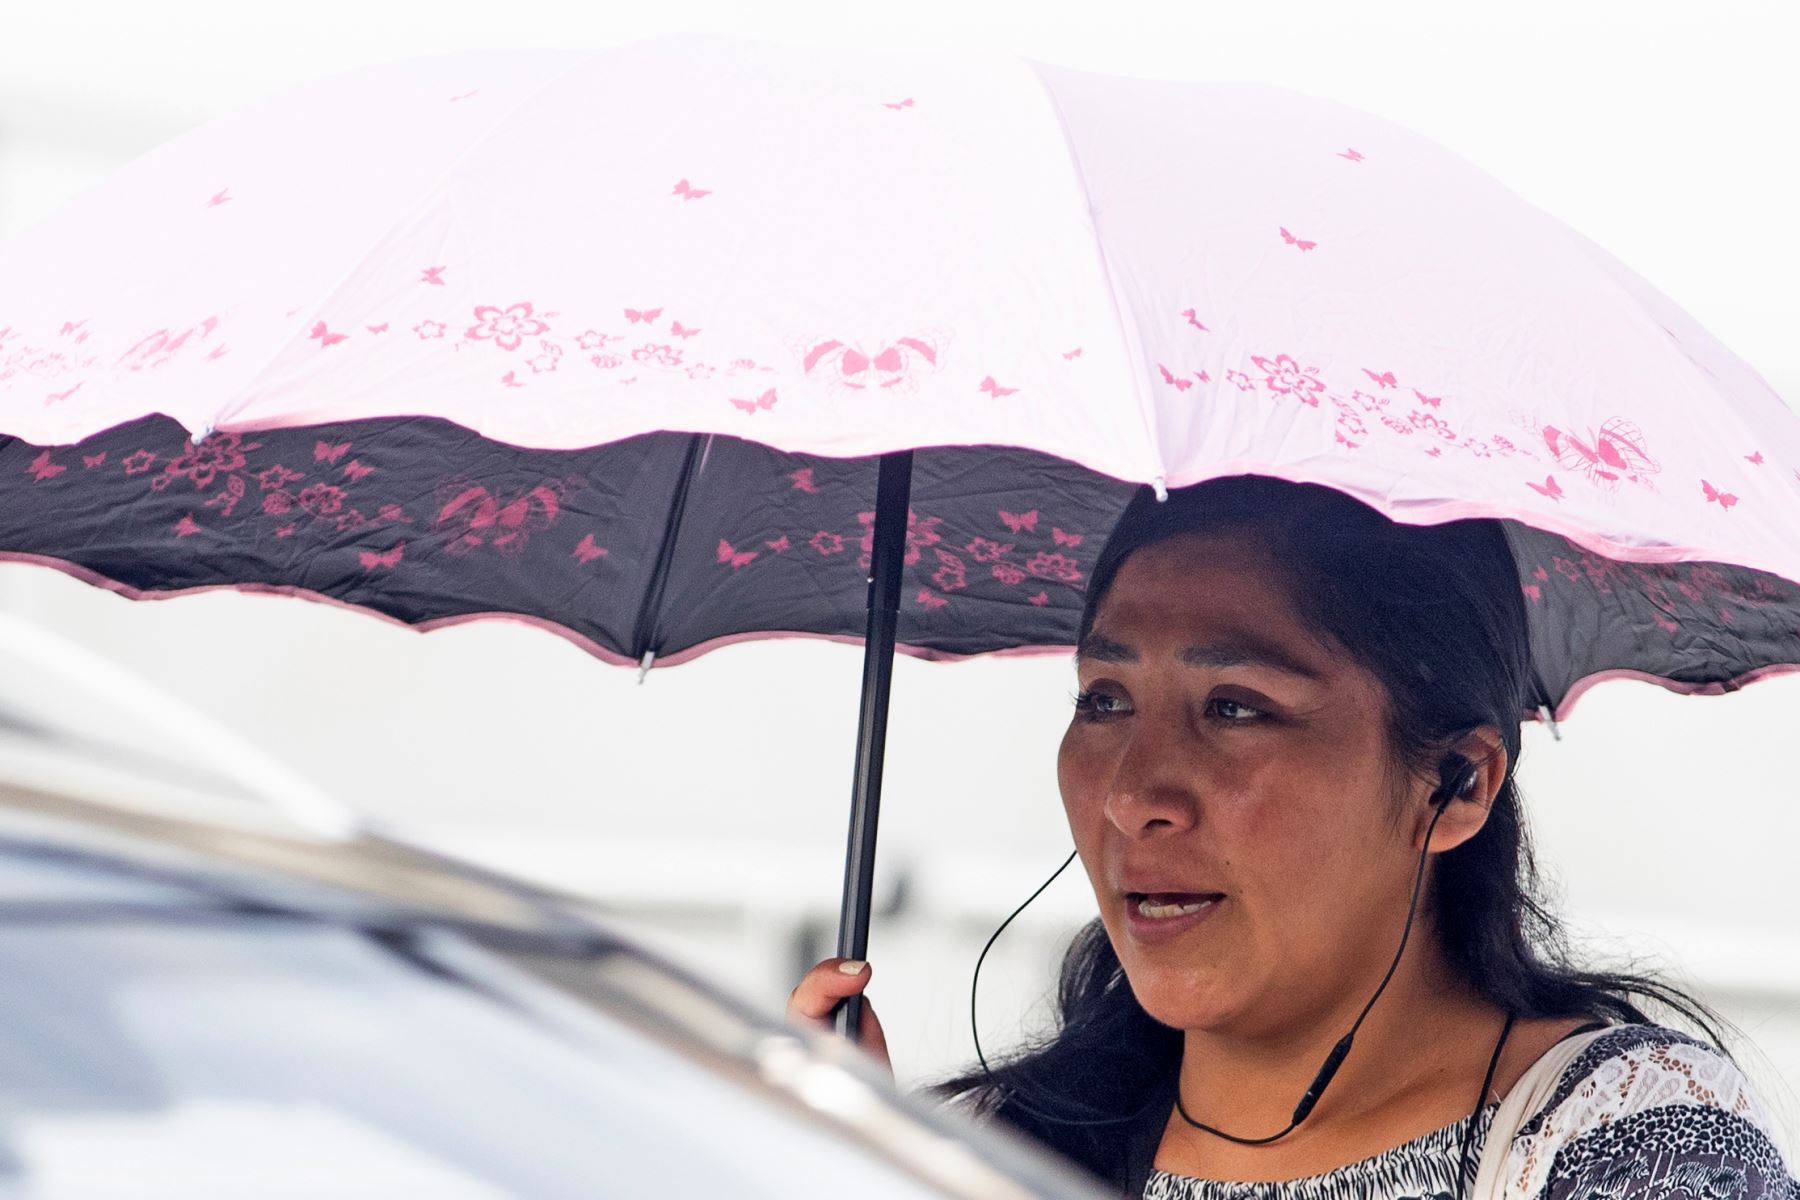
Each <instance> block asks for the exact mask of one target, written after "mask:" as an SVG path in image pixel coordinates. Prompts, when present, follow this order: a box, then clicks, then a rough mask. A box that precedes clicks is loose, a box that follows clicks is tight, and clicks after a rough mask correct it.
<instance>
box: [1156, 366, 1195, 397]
mask: <svg viewBox="0 0 1800 1200" xmlns="http://www.w3.org/2000/svg"><path fill="white" fill-rule="evenodd" d="M1156 368H1157V370H1159V371H1161V372H1162V377H1163V382H1164V383H1172V384H1174V385H1175V390H1176V391H1178V392H1185V391H1187V390H1188V389H1189V388H1191V387H1193V386H1194V381H1193V380H1191V379H1183V378H1180V377H1178V376H1177V375H1176V374H1175V373H1174V372H1173V371H1171V370H1169V368H1167V367H1165V366H1163V365H1162V364H1161V363H1157V364H1156Z"/></svg>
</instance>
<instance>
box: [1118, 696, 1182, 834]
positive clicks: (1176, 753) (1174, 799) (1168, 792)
mask: <svg viewBox="0 0 1800 1200" xmlns="http://www.w3.org/2000/svg"><path fill="white" fill-rule="evenodd" d="M1133 725H1134V728H1133V729H1132V731H1131V733H1130V735H1129V738H1128V740H1127V741H1126V743H1125V746H1124V749H1123V750H1122V751H1121V753H1120V755H1119V758H1118V761H1117V763H1116V764H1115V765H1114V768H1113V774H1112V779H1111V782H1110V783H1109V785H1108V787H1107V790H1106V799H1105V802H1104V804H1103V806H1102V807H1103V809H1104V811H1105V813H1106V819H1107V820H1108V821H1110V822H1111V823H1112V824H1113V826H1114V827H1115V828H1117V829H1118V830H1119V832H1121V833H1123V834H1124V835H1125V836H1127V837H1130V838H1144V837H1153V836H1157V835H1159V834H1169V833H1180V832H1183V831H1185V830H1188V829H1192V828H1193V827H1194V826H1195V825H1196V824H1197V823H1198V821H1199V819H1200V806H1199V796H1198V795H1197V794H1196V792H1195V790H1194V770H1193V766H1194V764H1193V763H1192V762H1190V761H1189V759H1188V755H1187V754H1186V753H1184V750H1185V747H1184V746H1183V745H1182V740H1181V737H1180V734H1179V732H1178V731H1175V730H1169V731H1162V730H1158V729H1157V728H1156V727H1155V726H1154V725H1153V724H1151V723H1150V722H1147V721H1144V720H1143V719H1142V718H1141V717H1140V718H1139V719H1138V720H1137V721H1134V722H1133Z"/></svg>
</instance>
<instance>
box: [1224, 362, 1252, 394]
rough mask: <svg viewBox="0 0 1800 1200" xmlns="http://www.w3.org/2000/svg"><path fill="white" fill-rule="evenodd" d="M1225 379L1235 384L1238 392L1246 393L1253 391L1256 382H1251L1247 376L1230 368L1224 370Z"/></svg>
mask: <svg viewBox="0 0 1800 1200" xmlns="http://www.w3.org/2000/svg"><path fill="white" fill-rule="evenodd" d="M1225 378H1226V379H1228V380H1230V381H1231V382H1232V383H1235V384H1236V385H1237V390H1238V391H1240V392H1248V391H1251V390H1253V389H1254V388H1255V387H1256V382H1255V381H1254V380H1252V379H1251V378H1250V377H1249V376H1248V375H1246V374H1244V373H1243V372H1242V371H1239V370H1235V369H1233V368H1230V367H1228V368H1226V370H1225Z"/></svg>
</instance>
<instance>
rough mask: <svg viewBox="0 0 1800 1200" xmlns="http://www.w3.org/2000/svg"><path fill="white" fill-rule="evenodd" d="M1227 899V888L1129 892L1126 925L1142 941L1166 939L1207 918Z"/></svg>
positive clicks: (1134, 936)
mask: <svg viewBox="0 0 1800 1200" xmlns="http://www.w3.org/2000/svg"><path fill="white" fill-rule="evenodd" d="M1224 901H1225V895H1224V893H1223V892H1126V893H1125V925H1126V928H1127V929H1128V930H1129V931H1130V933H1131V936H1132V937H1133V938H1135V939H1136V940H1138V941H1140V942H1146V943H1156V942H1163V941H1167V940H1168V939H1170V938H1173V937H1175V936H1177V935H1179V934H1182V933H1185V932H1187V931H1188V930H1189V929H1192V928H1194V927H1195V926H1197V925H1199V924H1201V923H1202V922H1204V921H1205V920H1206V919H1207V918H1208V917H1210V916H1212V914H1213V913H1214V912H1216V911H1218V908H1219V906H1220V905H1221V904H1223V903H1224Z"/></svg>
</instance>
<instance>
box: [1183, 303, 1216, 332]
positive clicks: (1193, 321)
mask: <svg viewBox="0 0 1800 1200" xmlns="http://www.w3.org/2000/svg"><path fill="white" fill-rule="evenodd" d="M1181 315H1182V316H1184V317H1186V318H1187V322H1188V324H1189V325H1192V326H1193V327H1194V328H1195V329H1198V330H1201V331H1202V332H1205V333H1211V332H1212V330H1210V329H1207V328H1206V326H1204V325H1202V324H1201V323H1200V318H1199V317H1198V316H1197V315H1196V314H1195V312H1194V310H1193V309H1191V308H1184V309H1182V310H1181Z"/></svg>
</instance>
